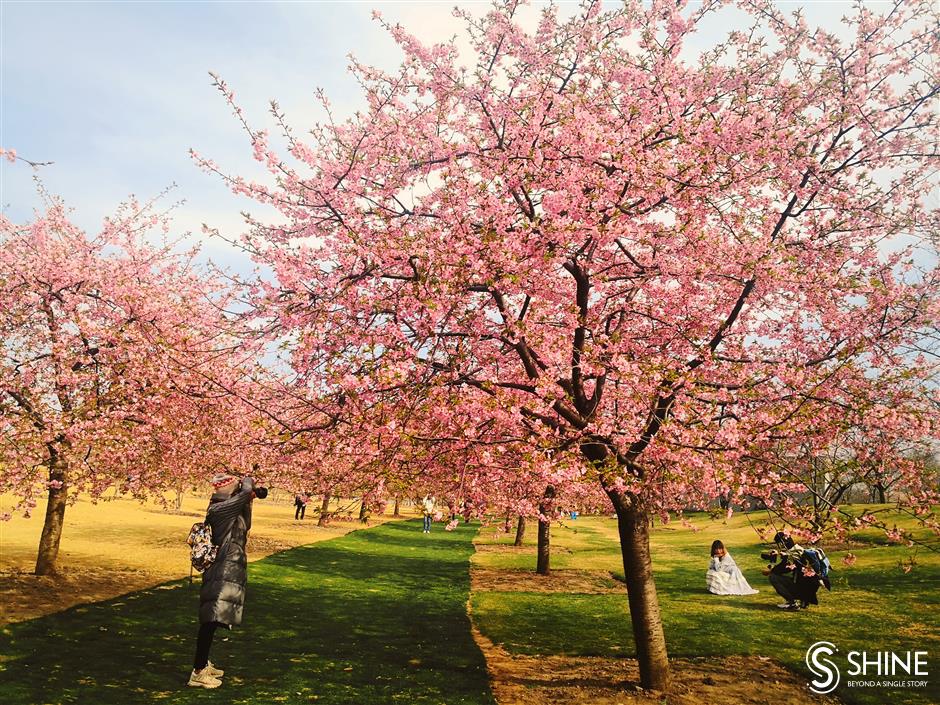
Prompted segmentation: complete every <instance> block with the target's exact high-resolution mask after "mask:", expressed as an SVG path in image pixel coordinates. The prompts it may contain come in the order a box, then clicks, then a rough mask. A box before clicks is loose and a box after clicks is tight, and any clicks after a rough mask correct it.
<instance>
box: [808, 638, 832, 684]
mask: <svg viewBox="0 0 940 705" xmlns="http://www.w3.org/2000/svg"><path fill="white" fill-rule="evenodd" d="M836 651H838V649H837V648H836V647H835V645H834V644H832V643H830V642H828V641H817V642H816V643H815V644H813V645H812V646H811V647H809V648H808V649H807V650H806V667H807V668H808V669H809V670H810V672H811V673H812V674H813V675H814V676H816V678H815V679H814V680H812V681H810V684H809V689H810V690H811V691H813V692H814V693H818V694H819V695H825V694H826V693H831V692H832V691H833V690H835V689H836V688H837V687H838V686H839V667H838V666H836V664H835V663H833V661H832V659H829V658H826V657H827V656H832V655H833V654H834V653H835V652H836Z"/></svg>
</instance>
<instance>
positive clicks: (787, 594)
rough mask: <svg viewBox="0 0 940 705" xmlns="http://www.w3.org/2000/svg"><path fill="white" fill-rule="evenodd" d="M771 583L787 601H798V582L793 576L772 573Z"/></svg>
mask: <svg viewBox="0 0 940 705" xmlns="http://www.w3.org/2000/svg"><path fill="white" fill-rule="evenodd" d="M770 584H771V585H773V586H774V590H776V591H777V594H778V595H780V597H782V598H783V599H784V600H786V601H787V602H796V592H795V588H796V584H795V583H794V582H793V578H792V577H791V576H789V575H781V574H780V573H771V574H770Z"/></svg>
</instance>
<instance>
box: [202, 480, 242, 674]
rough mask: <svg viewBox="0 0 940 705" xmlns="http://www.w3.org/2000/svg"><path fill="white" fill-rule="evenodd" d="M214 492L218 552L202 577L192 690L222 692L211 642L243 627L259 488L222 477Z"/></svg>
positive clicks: (212, 520)
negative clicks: (217, 633)
mask: <svg viewBox="0 0 940 705" xmlns="http://www.w3.org/2000/svg"><path fill="white" fill-rule="evenodd" d="M212 486H213V489H214V490H215V491H214V493H213V495H212V499H210V500H209V509H208V510H207V512H206V523H207V524H209V525H210V526H211V527H212V543H213V544H215V545H216V546H218V547H219V552H218V554H217V555H216V559H215V561H214V562H213V564H212V565H211V566H210V567H209V568H208V569H207V570H206V572H205V573H203V574H202V588H201V589H200V591H199V635H198V637H197V639H196V657H195V659H194V661H193V672H192V674H190V677H189V685H191V686H193V687H198V688H218V687H219V686H220V685H222V681H221V680H219V679H220V678H221V677H222V675H223V673H224V672H223V671H222V670H220V669H218V668H216V667H215V666H213V665H212V663H211V662H210V661H209V649H210V648H211V647H212V638H213V637H214V636H215V630H216V629H218V628H219V627H225V628H226V629H231V628H232V627H233V626H235V625H238V624H241V622H242V609H243V607H244V605H245V586H246V585H247V584H248V554H247V553H246V552H245V544H246V542H247V541H248V530H249V529H251V503H252V500H253V499H254V498H255V483H254V480H252V479H251V478H250V477H245V478H243V479H242V480H241V482H239V481H238V478H236V477H235V476H234V475H229V474H227V473H222V474H219V475H216V476H215V477H214V478H212Z"/></svg>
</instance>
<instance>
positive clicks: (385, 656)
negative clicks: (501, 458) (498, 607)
mask: <svg viewBox="0 0 940 705" xmlns="http://www.w3.org/2000/svg"><path fill="white" fill-rule="evenodd" d="M475 531H476V527H468V528H465V529H458V530H457V531H455V532H448V533H447V534H446V535H443V536H441V537H440V538H437V537H435V540H434V541H433V542H427V541H425V542H424V543H422V539H426V538H427V536H425V535H423V534H421V533H420V529H417V530H416V531H415V530H414V527H413V526H408V525H407V524H405V527H404V528H403V527H402V525H401V524H399V523H389V524H383V525H381V526H378V527H375V528H373V529H370V530H368V531H359V532H355V533H353V534H349V535H347V536H345V537H341V538H337V539H334V540H332V541H327V542H323V543H318V544H315V545H312V546H307V547H302V548H298V549H294V550H291V551H286V552H283V553H280V554H275V555H273V556H270V557H268V558H266V559H264V560H262V561H258V562H256V563H252V564H251V566H250V567H249V586H248V595H247V600H246V606H245V622H244V624H243V625H242V626H240V627H237V628H236V629H234V630H233V631H231V632H228V631H224V630H219V631H218V632H217V633H216V641H215V644H214V645H213V650H212V658H213V661H214V662H217V663H218V664H219V665H220V666H222V667H223V668H225V670H226V675H225V678H224V685H223V686H222V687H221V688H219V689H218V690H214V691H205V690H198V689H192V688H187V687H186V686H185V682H186V679H187V677H188V674H189V668H190V664H191V661H192V652H193V649H194V646H195V632H196V629H197V624H196V621H195V615H196V608H197V604H198V587H199V585H198V581H197V583H196V584H195V585H194V586H192V588H190V587H188V586H187V583H188V581H176V582H173V583H167V584H165V585H161V586H158V587H156V588H154V589H151V590H145V591H142V592H139V593H134V594H132V595H128V596H124V597H122V598H118V599H115V600H109V601H108V602H103V603H98V604H94V605H87V606H84V607H77V608H73V609H70V610H66V611H65V612H61V613H58V614H54V615H50V616H48V617H44V618H42V619H37V620H33V621H30V622H25V623H21V624H15V625H11V626H9V627H8V628H6V629H5V630H3V632H2V634H0V653H3V654H4V656H3V661H2V663H0V668H2V670H0V681H2V684H3V685H2V691H3V694H4V696H5V698H4V701H5V703H10V704H18V703H22V704H23V705H27V704H28V705H37V704H39V703H81V704H82V705H85V704H89V705H92V704H93V705H108V704H109V703H115V704H118V703H120V704H122V705H123V704H128V703H189V702H219V703H222V702H225V703H249V702H253V703H267V702H274V701H277V702H286V703H311V702H317V703H328V704H334V703H335V704H340V703H343V704H346V703H349V704H353V703H355V704H356V705H361V704H363V703H396V702H401V703H418V704H423V703H435V704H438V703H444V702H446V703H448V704H454V705H476V704H480V705H492V703H493V699H492V695H491V694H490V691H489V686H488V680H487V673H486V667H485V662H484V660H483V657H482V655H481V653H480V651H479V649H478V648H477V646H476V644H475V643H474V642H473V640H472V637H471V635H470V625H469V620H468V618H467V614H466V608H465V605H466V601H467V597H468V592H469V578H468V572H467V571H468V561H469V556H470V554H471V553H472V546H471V545H470V540H471V539H472V536H473V534H474V532H475ZM412 539H413V540H412Z"/></svg>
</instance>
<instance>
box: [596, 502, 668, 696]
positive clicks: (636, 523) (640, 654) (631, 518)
mask: <svg viewBox="0 0 940 705" xmlns="http://www.w3.org/2000/svg"><path fill="white" fill-rule="evenodd" d="M608 494H609V496H610V498H611V501H612V502H613V504H614V508H615V509H616V510H617V528H618V530H619V533H620V552H621V554H622V555H623V572H624V575H625V576H626V582H627V596H628V599H629V601H630V620H631V622H632V623H633V640H634V642H635V644H636V658H637V661H638V662H639V666H640V684H641V685H642V686H643V687H644V688H646V689H648V690H661V691H662V690H666V688H667V686H668V685H669V659H668V656H667V653H666V637H665V635H664V634H663V621H662V616H661V615H660V612H659V600H658V598H657V597H656V583H655V582H654V580H653V564H652V561H651V559H650V535H649V519H650V517H649V514H648V513H647V511H646V510H645V509H644V508H643V507H642V506H639V505H638V504H637V500H636V499H634V498H630V497H625V496H623V495H622V494H617V493H608Z"/></svg>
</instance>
